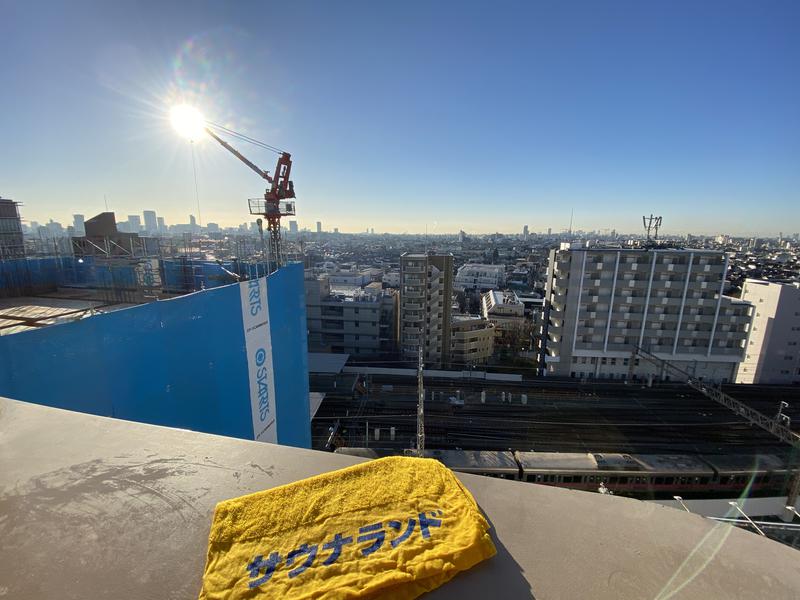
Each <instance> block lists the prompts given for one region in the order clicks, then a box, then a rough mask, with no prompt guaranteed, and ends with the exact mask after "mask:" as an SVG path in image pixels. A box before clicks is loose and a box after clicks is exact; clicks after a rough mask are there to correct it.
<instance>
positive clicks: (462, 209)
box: [0, 2, 800, 237]
mask: <svg viewBox="0 0 800 600" xmlns="http://www.w3.org/2000/svg"><path fill="white" fill-rule="evenodd" d="M281 10H282V11H283V13H284V15H283V17H282V18H283V19H284V20H285V21H286V22H289V23H293V24H294V25H296V26H293V27H289V28H287V29H286V30H285V31H282V30H278V31H270V32H269V35H263V33H262V31H261V29H260V26H259V25H256V23H259V22H262V21H263V20H265V19H267V18H268V16H269V9H268V7H265V6H261V5H256V4H252V5H250V4H245V3H242V4H237V5H236V6H235V7H232V6H222V5H216V4H212V3H208V4H199V5H197V9H196V10H193V11H185V10H183V9H181V8H180V7H178V6H168V7H160V6H159V7H158V9H156V7H155V5H147V4H146V5H144V6H143V7H141V8H135V7H125V6H119V5H114V6H110V5H109V6H106V5H93V4H92V3H75V4H73V3H70V4H64V5H55V6H54V7H52V10H48V11H47V12H42V11H38V10H36V8H35V7H33V8H32V7H27V6H24V5H22V4H15V5H10V6H9V7H7V15H8V18H6V19H4V20H3V23H2V24H0V31H1V32H2V33H3V36H4V40H5V41H6V43H7V45H8V52H7V53H6V54H5V55H4V57H3V58H2V59H0V60H2V61H3V62H2V70H3V73H4V74H5V75H6V79H7V82H8V88H9V89H12V90H14V94H9V95H6V96H4V99H3V100H2V102H3V106H4V110H3V111H2V112H0V119H2V125H3V130H4V132H6V135H7V136H8V138H9V139H12V140H14V143H13V144H7V145H4V146H3V147H2V148H0V180H2V182H3V186H4V188H3V189H2V190H0V194H2V195H3V196H5V197H10V198H13V199H15V200H17V201H19V202H22V203H23V207H22V213H23V216H24V218H25V219H26V220H27V221H28V222H30V221H40V222H42V221H45V220H47V219H49V218H51V217H52V218H54V219H58V220H61V221H62V222H65V221H66V222H68V221H69V220H68V219H67V216H68V215H70V214H72V213H76V212H78V213H83V214H85V215H87V216H89V215H93V214H97V213H99V212H102V211H103V210H105V203H106V202H108V206H109V209H110V210H112V211H114V212H116V213H117V214H118V215H120V216H121V217H124V215H128V214H134V213H140V212H141V211H142V209H144V208H145V207H146V208H148V209H152V210H155V211H156V212H157V213H158V214H159V215H160V216H163V217H165V219H166V220H167V222H172V223H176V222H183V219H185V215H187V214H189V213H194V214H198V221H199V222H200V223H202V224H205V223H207V222H209V221H212V222H216V223H219V224H220V225H221V226H223V227H224V226H230V225H235V224H237V223H241V222H245V221H247V222H249V221H250V220H251V216H250V215H249V214H248V213H247V202H246V200H247V198H253V197H258V196H260V195H261V194H263V185H262V183H263V182H262V181H260V180H259V179H258V178H257V177H255V176H254V175H253V174H252V173H250V172H248V171H247V169H245V168H244V167H243V166H242V165H241V164H238V163H237V161H236V160H235V159H233V158H232V157H231V156H229V155H227V153H226V152H225V151H224V150H223V149H221V148H219V147H218V146H216V145H215V144H214V142H213V141H210V140H202V141H199V142H197V143H195V144H194V147H192V146H191V145H190V144H189V143H188V142H186V141H184V140H181V139H180V138H178V136H176V135H175V134H174V132H173V131H172V130H171V129H170V127H169V123H168V119H167V113H168V110H169V107H170V106H171V105H172V104H174V103H177V102H184V101H185V102H190V103H192V104H195V105H197V106H198V107H200V108H201V109H202V110H203V111H204V112H205V114H206V115H207V116H208V118H209V119H210V120H213V121H215V122H221V123H224V124H226V125H228V126H230V127H232V128H234V129H236V130H238V131H242V132H244V133H246V134H248V135H251V136H253V137H256V138H258V139H261V140H264V141H266V142H268V143H270V144H274V145H276V146H278V147H281V148H285V149H287V150H289V151H291V152H292V154H293V159H294V168H293V177H294V180H295V184H296V189H297V194H298V201H297V210H298V216H299V217H300V218H299V219H298V221H299V222H300V224H301V226H305V227H312V228H313V224H314V223H315V221H316V220H321V221H322V222H323V223H329V224H330V225H329V226H328V228H329V229H333V228H334V227H338V228H339V230H340V231H343V232H344V231H354V232H358V231H362V230H363V229H364V228H365V227H366V226H369V227H374V228H375V229H376V231H381V232H390V233H401V232H418V233H423V232H424V231H425V230H426V228H427V231H428V233H437V232H452V233H455V232H457V231H459V230H464V231H466V232H468V233H492V232H495V231H506V232H513V231H517V230H521V227H522V225H524V224H525V223H527V224H528V225H529V226H530V227H531V228H532V230H534V231H535V230H537V225H536V223H542V224H543V226H542V227H541V229H546V228H547V227H552V229H553V230H554V231H560V230H562V229H566V228H567V227H568V225H569V221H570V213H571V211H574V219H573V229H576V230H577V229H583V230H597V229H617V230H621V231H623V230H627V231H636V230H637V229H638V219H639V218H640V217H639V215H641V214H644V213H648V214H649V213H650V212H655V213H657V214H662V215H663V216H664V219H665V224H666V228H665V232H666V231H673V232H677V233H693V234H705V235H715V234H720V233H727V234H730V235H736V236H744V237H749V236H758V237H773V236H777V235H778V233H779V232H780V231H784V233H785V234H786V232H787V230H788V231H789V232H793V231H796V230H800V211H797V210H796V208H795V206H796V204H797V201H798V198H797V190H798V189H800V174H799V173H798V169H797V168H796V167H797V164H800V160H798V158H800V148H799V147H798V145H797V140H798V139H800V118H799V115H798V108H797V107H798V106H800V102H798V100H800V84H799V83H798V81H797V78H796V77H795V76H794V73H796V72H797V71H798V70H800V69H798V67H800V65H798V64H797V63H798V58H797V57H798V56H800V53H799V52H798V48H800V41H798V40H797V39H796V37H795V36H793V34H792V28H791V23H793V22H796V20H797V17H798V16H800V7H798V6H797V5H796V4H794V3H780V2H776V3H770V4H769V5H768V6H767V7H766V8H765V7H760V6H756V5H750V4H745V3H722V2H719V3H715V2H710V3H706V4H703V5H692V6H689V5H669V6H668V5H657V4H648V5H643V4H640V3H623V4H619V3H615V4H613V5H599V4H596V3H573V4H570V5H568V6H564V5H559V6H550V5H540V4H535V5H529V4H522V3H519V4H510V5H509V10H507V11H499V12H498V13H495V14H492V15H487V14H486V13H485V11H484V10H483V9H482V7H481V5H479V4H473V3H464V4H459V5H458V6H457V7H453V6H433V7H431V6H422V5H419V6H418V9H417V10H408V9H407V8H402V7H392V6H373V5H370V4H361V3H351V4H348V5H345V6H326V5H325V4H322V3H319V4H316V3H312V4H307V5H302V6H289V7H283V8H282V9H281ZM622 12H624V13H625V19H624V20H622V19H617V16H619V14H621V13H622ZM40 13H41V14H40ZM156 13H157V16H158V18H157V19H156V18H155V16H156ZM254 14H255V15H258V14H263V16H264V19H255V18H253V15H254ZM512 17H513V18H512ZM67 22H71V23H73V22H74V23H79V25H78V26H77V27H74V28H72V27H70V28H67V27H66V26H65V25H64V23H67ZM301 24H302V26H300V25H301ZM475 40H481V42H480V43H479V44H477V43H475ZM54 57H57V58H54ZM12 61H13V63H12ZM44 72H47V73H48V76H47V77H44V76H42V75H41V73H44ZM16 98H26V99H27V100H26V102H25V103H16V102H15V99H16ZM237 144H238V142H237ZM240 149H241V150H242V151H244V152H245V153H246V154H247V155H248V156H251V157H252V158H253V160H254V161H255V162H256V163H257V164H259V165H260V166H262V167H263V168H265V169H272V166H273V162H274V157H273V155H271V154H269V153H266V152H263V151H261V150H256V149H254V148H253V147H247V146H241V148H240ZM193 152H194V155H195V156H194V158H195V161H196V166H197V180H198V188H197V189H198V195H199V205H200V210H199V211H198V210H197V207H198V198H196V197H195V188H194V180H193V169H192V153H193ZM43 165H46V169H43ZM54 190H57V192H55V191H54ZM398 206H403V211H402V215H398V214H397V213H398V211H397V210H396V208H397V207H398ZM628 223H630V225H628Z"/></svg>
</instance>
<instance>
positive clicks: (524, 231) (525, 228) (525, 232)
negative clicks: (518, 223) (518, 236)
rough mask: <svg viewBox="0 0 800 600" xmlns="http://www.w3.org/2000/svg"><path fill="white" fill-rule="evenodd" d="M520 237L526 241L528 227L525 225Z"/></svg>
mask: <svg viewBox="0 0 800 600" xmlns="http://www.w3.org/2000/svg"><path fill="white" fill-rule="evenodd" d="M522 237H523V238H525V239H526V240H527V239H528V226H527V225H525V226H524V227H523V228H522Z"/></svg>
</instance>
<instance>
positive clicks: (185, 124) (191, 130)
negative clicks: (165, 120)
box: [169, 104, 206, 141]
mask: <svg viewBox="0 0 800 600" xmlns="http://www.w3.org/2000/svg"><path fill="white" fill-rule="evenodd" d="M169 120H170V122H171V123H172V127H173V128H174V129H175V131H177V132H178V135H180V136H181V137H185V138H186V139H187V140H192V141H195V140H198V139H200V138H201V137H203V134H204V133H205V129H206V120H205V119H204V118H203V114H202V113H201V112H200V111H199V110H197V109H196V108H195V107H194V106H189V105H188V104H178V105H176V106H173V107H172V109H171V110H170V111H169Z"/></svg>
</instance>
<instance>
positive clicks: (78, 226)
mask: <svg viewBox="0 0 800 600" xmlns="http://www.w3.org/2000/svg"><path fill="white" fill-rule="evenodd" d="M83 223H84V217H83V215H72V226H73V227H74V228H75V235H78V236H80V235H83V234H84V233H85V232H86V228H85V226H84V224H83Z"/></svg>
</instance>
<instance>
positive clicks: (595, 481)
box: [514, 451, 642, 492]
mask: <svg viewBox="0 0 800 600" xmlns="http://www.w3.org/2000/svg"><path fill="white" fill-rule="evenodd" d="M514 455H515V457H516V458H517V462H519V465H520V468H521V469H522V479H523V481H529V482H532V483H541V484H544V485H554V486H558V487H568V488H571V489H577V490H587V491H593V492H596V491H598V489H599V488H600V484H603V485H605V486H606V487H607V488H608V489H609V490H611V491H615V489H614V488H618V486H620V485H621V486H629V485H633V484H634V483H636V484H637V485H638V484H639V483H640V481H637V478H638V479H639V480H641V477H642V476H641V475H640V474H639V472H640V471H641V470H642V466H641V465H640V464H639V463H638V462H637V461H635V460H634V459H633V458H632V457H631V456H630V455H629V454H619V453H591V452H586V453H583V452H520V451H517V452H515V453H514Z"/></svg>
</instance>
